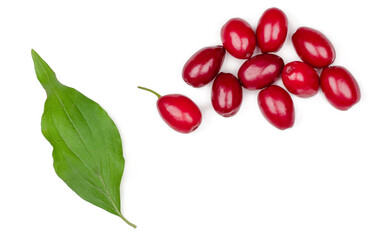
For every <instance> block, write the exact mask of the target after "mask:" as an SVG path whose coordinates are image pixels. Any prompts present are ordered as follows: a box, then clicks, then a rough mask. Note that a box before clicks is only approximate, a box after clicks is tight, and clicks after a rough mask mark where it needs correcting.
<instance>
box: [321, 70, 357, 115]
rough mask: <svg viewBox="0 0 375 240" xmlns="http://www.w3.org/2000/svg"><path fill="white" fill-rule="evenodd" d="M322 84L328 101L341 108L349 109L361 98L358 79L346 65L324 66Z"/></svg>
mask: <svg viewBox="0 0 375 240" xmlns="http://www.w3.org/2000/svg"><path fill="white" fill-rule="evenodd" d="M320 84H321V87H322V91H323V93H324V95H325V96H326V97H327V99H328V101H329V102H330V103H331V104H332V106H334V107H335V108H337V109H339V110H348V109H349V108H351V107H352V106H353V105H354V104H356V103H357V102H359V100H360V99H361V92H360V90H359V86H358V83H357V81H356V80H355V78H354V77H353V75H352V74H351V73H350V72H349V71H348V70H347V69H346V68H344V67H341V66H332V67H328V68H324V69H323V71H322V73H321V75H320Z"/></svg>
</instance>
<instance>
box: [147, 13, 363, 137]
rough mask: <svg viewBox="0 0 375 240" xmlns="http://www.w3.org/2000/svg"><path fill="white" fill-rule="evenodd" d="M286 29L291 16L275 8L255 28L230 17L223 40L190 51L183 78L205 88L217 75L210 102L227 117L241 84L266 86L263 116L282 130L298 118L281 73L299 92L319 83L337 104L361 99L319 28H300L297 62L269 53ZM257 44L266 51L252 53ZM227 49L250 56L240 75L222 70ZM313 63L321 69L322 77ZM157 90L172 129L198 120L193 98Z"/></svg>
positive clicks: (189, 127) (190, 127) (188, 127)
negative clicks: (281, 83) (278, 82)
mask: <svg viewBox="0 0 375 240" xmlns="http://www.w3.org/2000/svg"><path fill="white" fill-rule="evenodd" d="M287 33H288V19H287V17H286V15H285V13H284V12H283V11H281V10H280V9H277V8H270V9H267V10H266V11H265V12H264V13H263V15H262V17H261V18H260V20H259V23H258V26H257V29H256V32H255V33H254V31H253V29H252V28H251V26H250V25H249V24H248V23H247V22H246V21H245V20H243V19H240V18H233V19H230V20H229V21H228V22H227V23H226V24H224V26H223V27H222V29H221V40H222V43H223V45H222V46H212V47H206V48H202V49H200V50H199V51H197V52H196V53H195V54H194V55H193V56H191V57H190V59H189V60H188V61H187V62H186V64H185V66H184V68H183V73H182V75H183V79H184V80H185V82H186V83H188V84H189V85H191V86H193V87H202V86H205V85H207V84H208V83H209V82H211V81H212V80H214V82H213V84H212V93H211V101H212V106H213V107H214V109H215V111H216V112H217V113H219V114H220V115H222V116H224V117H230V116H233V115H234V114H236V113H237V112H238V110H239V108H240V106H241V103H242V94H243V93H242V88H245V89H247V90H260V89H262V90H261V91H260V92H259V94H258V105H259V108H260V110H261V112H262V114H263V115H264V117H265V118H266V119H267V120H268V121H269V122H270V123H271V124H273V125H274V126H275V127H277V128H279V129H286V128H290V127H292V126H293V124H294V118H295V117H294V115H295V114H294V104H293V100H292V98H291V97H290V95H289V93H288V92H287V91H285V90H284V89H283V88H281V87H279V86H277V85H272V84H273V83H274V82H275V81H276V80H277V79H278V78H279V77H280V75H281V78H282V81H283V84H284V86H285V88H286V89H287V90H288V91H289V92H290V93H292V94H294V95H296V96H298V97H302V98H307V97H312V96H314V95H315V94H316V93H317V92H318V89H319V86H320V87H321V89H322V91H323V93H324V95H325V96H326V98H327V99H328V101H329V102H330V103H331V104H332V105H333V106H334V107H336V108H337V109H340V110H347V109H349V108H350V107H352V106H353V105H354V104H355V103H357V102H358V101H359V100H360V90H359V87H358V84H357V81H356V80H355V78H354V77H353V76H352V74H351V73H350V72H349V71H348V70H347V69H346V68H344V67H341V66H330V65H331V64H332V63H333V62H334V60H335V57H336V53H335V49H334V47H333V45H332V43H331V42H330V41H329V40H328V39H327V37H326V36H324V35H323V34H322V33H321V32H319V31H317V30H315V29H312V28H307V27H301V28H298V29H297V31H296V32H295V33H294V34H293V36H292V42H293V46H294V48H295V50H296V52H297V54H298V56H299V57H300V58H301V59H302V61H303V62H302V61H293V62H290V63H288V64H286V65H285V66H284V61H283V59H282V58H281V57H279V56H277V55H275V54H271V53H270V52H277V51H278V50H280V48H281V47H282V46H283V44H284V42H285V39H286V36H287ZM256 46H258V47H259V49H260V50H261V52H262V54H259V55H256V56H253V57H252V55H253V52H254V50H255V47H256ZM226 52H228V53H229V54H231V55H232V56H233V57H235V58H239V59H247V60H246V61H245V62H244V63H243V64H242V66H241V67H240V68H239V70H238V73H237V77H238V78H237V77H236V76H234V75H233V74H230V73H223V72H220V69H221V66H222V64H223V61H224V58H225V53H226ZM315 68H316V69H323V70H322V72H321V74H320V77H319V75H318V73H317V71H316V70H315ZM219 72H220V73H219ZM143 89H144V88H143ZM146 90H149V89H146ZM149 91H152V90H149ZM152 92H153V91H152ZM154 93H155V92H154ZM156 95H157V96H158V97H159V100H158V103H157V107H158V110H159V113H160V115H161V116H162V118H163V119H164V120H165V121H166V122H167V124H168V125H169V126H171V127H172V128H173V129H175V130H177V131H179V132H183V133H188V132H192V131H194V130H195V129H196V128H197V127H198V126H199V125H200V123H201V119H202V114H201V112H200V110H199V108H198V107H197V106H196V104H194V102H193V101H191V100H190V99H189V98H187V97H185V96H183V95H180V94H170V95H165V96H163V97H161V96H160V95H159V94H156Z"/></svg>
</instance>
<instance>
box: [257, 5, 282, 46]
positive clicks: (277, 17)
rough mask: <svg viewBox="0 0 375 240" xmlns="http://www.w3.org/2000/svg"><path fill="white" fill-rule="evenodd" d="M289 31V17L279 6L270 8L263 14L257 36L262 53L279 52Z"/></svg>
mask: <svg viewBox="0 0 375 240" xmlns="http://www.w3.org/2000/svg"><path fill="white" fill-rule="evenodd" d="M287 33H288V19H287V17H286V15H285V13H284V12H283V11H281V10H280V9H278V8H269V9H267V10H266V11H265V12H264V13H263V15H262V16H261V18H260V20H259V23H258V27H257V31H256V36H257V45H258V47H259V48H260V50H261V51H262V53H268V52H277V51H278V50H279V49H280V48H281V47H282V46H283V44H284V42H285V39H286V35H287Z"/></svg>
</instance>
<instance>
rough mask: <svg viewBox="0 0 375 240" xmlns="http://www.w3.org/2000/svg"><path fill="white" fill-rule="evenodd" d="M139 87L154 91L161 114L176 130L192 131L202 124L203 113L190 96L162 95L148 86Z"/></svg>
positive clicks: (182, 131)
mask: <svg viewBox="0 0 375 240" xmlns="http://www.w3.org/2000/svg"><path fill="white" fill-rule="evenodd" d="M138 88H140V89H143V90H147V91H149V92H152V93H154V94H155V95H156V96H157V97H158V101H157V103H156V105H157V108H158V111H159V114H160V116H161V117H162V119H163V120H164V121H165V122H166V123H167V124H168V125H169V126H170V127H171V128H173V129H174V130H176V131H178V132H181V133H190V132H192V131H194V130H195V129H197V128H198V127H199V125H200V124H201V122H202V113H201V111H200V110H199V108H198V106H197V105H196V104H195V103H194V102H193V101H192V100H191V99H190V98H188V97H186V96H184V95H181V94H168V95H164V96H160V95H159V94H158V93H156V92H154V91H153V90H150V89H148V88H144V87H138Z"/></svg>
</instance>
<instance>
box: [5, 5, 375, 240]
mask: <svg viewBox="0 0 375 240" xmlns="http://www.w3.org/2000/svg"><path fill="white" fill-rule="evenodd" d="M370 2H371V1H363V2H361V1H327V0H322V1H318V0H315V1H264V0H263V1H250V0H245V1H235V0H226V1H219V0H216V1H203V0H189V1H162V0H158V1H93V0H90V1H77V0H75V1H70V0H69V1H68V0H65V1H51V0H48V1H47V0H46V1H30V0H24V1H20V0H13V1H6V0H2V1H1V2H0V34H1V35H0V81H1V85H0V107H1V118H0V130H1V131H0V141H1V144H0V149H1V150H0V189H1V198H0V221H1V223H0V226H1V227H0V239H129V240H146V239H147V240H150V239H163V240H172V239H173V240H176V239H179V240H185V239H189V240H191V239H196V240H201V239H202V240H203V239H215V240H221V239H225V240H228V239H236V240H244V239H254V240H275V239H286V240H301V239H302V240H309V239H314V240H316V239H319V240H325V239H327V240H335V239H339V240H349V239H361V240H370V239H371V240H374V239H375V153H374V147H375V146H374V144H375V143H374V134H375V126H374V123H375V94H374V91H375V79H374V69H375V67H374V57H373V56H374V54H375V51H374V44H375V43H374V39H375V31H374V23H375V14H374V7H372V6H370V5H369V3H370ZM273 6H276V7H279V8H280V9H282V10H283V11H284V12H285V13H286V14H287V16H288V18H289V22H290V24H289V35H288V38H287V43H286V44H285V45H284V47H283V49H282V50H281V51H280V52H279V53H278V54H279V55H280V56H282V57H283V58H284V60H285V62H289V61H292V60H298V57H297V55H296V54H295V51H294V49H293V48H292V45H291V43H290V42H291V40H290V36H291V34H292V33H293V32H294V31H295V30H296V29H297V28H298V27H299V26H309V27H313V28H316V29H318V30H320V31H322V32H323V33H324V34H325V35H326V36H328V37H329V39H330V40H331V41H332V43H333V44H334V46H335V48H336V52H337V58H336V61H335V64H336V65H343V66H345V67H347V68H348V69H349V70H350V71H351V72H352V74H353V75H354V76H355V77H356V79H357V81H358V82H359V85H360V88H361V92H362V99H361V101H360V103H359V104H357V105H355V106H354V107H353V108H352V109H350V110H348V111H345V112H343V111H339V110H336V109H335V108H333V107H332V106H331V105H329V103H328V102H327V101H326V99H325V97H324V95H323V94H322V93H321V92H319V94H317V95H316V96H314V97H313V98H310V99H300V98H297V97H295V96H293V100H294V103H295V109H296V122H295V125H294V127H293V128H292V129H289V130H285V131H280V130H278V129H276V128H274V127H273V126H272V125H270V124H269V123H268V122H267V121H266V120H265V119H264V118H263V116H262V115H261V113H260V111H259V109H258V106H257V102H256V96H257V92H250V91H245V95H244V100H243V104H242V107H241V109H240V111H239V112H238V114H237V115H235V116H234V117H232V118H223V117H221V116H219V115H218V114H216V112H215V111H214V110H213V109H212V107H211V103H210V91H211V90H210V85H209V86H206V87H203V88H199V89H195V88H192V87H190V86H188V85H187V84H185V82H184V81H183V80H182V78H181V70H182V67H183V65H184V63H185V61H186V60H187V59H188V58H189V57H190V56H191V55H192V54H193V53H194V52H195V51H197V50H198V49H200V48H202V47H205V46H210V45H216V44H220V37H219V32H220V28H221V26H222V25H223V24H224V23H225V22H226V21H227V20H228V19H229V18H232V17H241V18H244V19H245V20H247V21H248V22H249V23H250V24H251V25H252V26H253V28H255V27H256V24H257V22H258V19H259V17H260V16H261V14H262V13H263V11H264V10H266V9H267V8H269V7H273ZM31 48H34V49H35V50H36V51H37V52H38V53H39V54H40V55H41V57H42V58H44V59H45V60H46V62H47V63H48V64H49V65H50V66H51V67H52V68H53V69H54V71H55V72H56V73H57V77H58V78H59V80H60V81H61V82H62V83H64V84H66V85H68V86H71V87H74V88H76V89H77V90H79V91H81V92H83V93H84V94H85V95H86V96H88V97H90V98H91V99H93V100H95V101H96V102H98V103H99V104H101V105H102V106H103V107H104V108H105V109H106V110H107V111H108V112H109V114H110V116H111V117H112V118H113V120H114V121H115V122H116V124H117V125H118V128H119V130H120V132H121V135H122V138H123V142H124V151H125V159H126V167H125V175H124V177H123V181H122V185H121V194H122V208H123V209H122V211H123V213H124V215H125V217H126V218H128V219H129V220H130V221H132V222H134V223H135V224H137V225H138V228H137V229H133V228H131V227H129V226H128V225H126V224H125V223H124V222H123V221H122V220H121V219H120V218H118V217H116V216H114V215H112V214H110V213H107V212H106V211H104V210H102V209H100V208H98V207H95V206H93V205H91V204H89V203H87V202H85V201H83V200H82V199H80V198H79V197H78V196H77V195H76V194H75V193H74V192H73V191H71V190H70V189H69V188H68V187H67V186H66V184H65V183H64V182H63V181H61V180H60V179H59V178H58V177H57V175H56V174H55V172H54V169H53V166H52V161H53V160H52V155H51V153H52V147H51V146H50V144H49V143H48V142H47V141H46V140H45V139H44V137H43V136H42V134H41V130H40V120H41V115H42V113H43V105H44V101H45V99H46V94H45V92H44V90H43V88H42V87H41V85H40V84H39V82H38V80H37V78H36V76H35V72H34V69H33V63H32V59H31V55H30V50H31ZM240 64H241V61H236V60H233V58H231V57H230V56H228V55H227V56H226V61H225V63H224V66H223V71H227V72H232V73H236V72H237V69H238V67H239V65H240ZM277 84H279V85H281V83H280V80H279V82H278V83H277ZM138 85H141V86H145V87H149V88H152V89H154V90H155V91H158V92H159V93H160V94H168V93H182V94H185V95H187V96H189V97H190V98H192V99H193V100H194V101H195V102H196V103H197V104H198V105H199V106H200V108H201V110H202V113H203V122H202V124H201V126H200V127H199V128H198V129H197V131H195V132H194V133H192V134H188V135H185V134H180V133H177V132H174V131H173V130H172V129H170V128H169V127H168V126H167V125H166V124H165V123H164V122H163V121H162V120H161V118H160V117H159V115H158V113H157V110H156V106H155V102H156V97H155V96H153V95H152V94H150V93H147V92H145V91H141V90H139V89H137V86H138Z"/></svg>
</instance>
